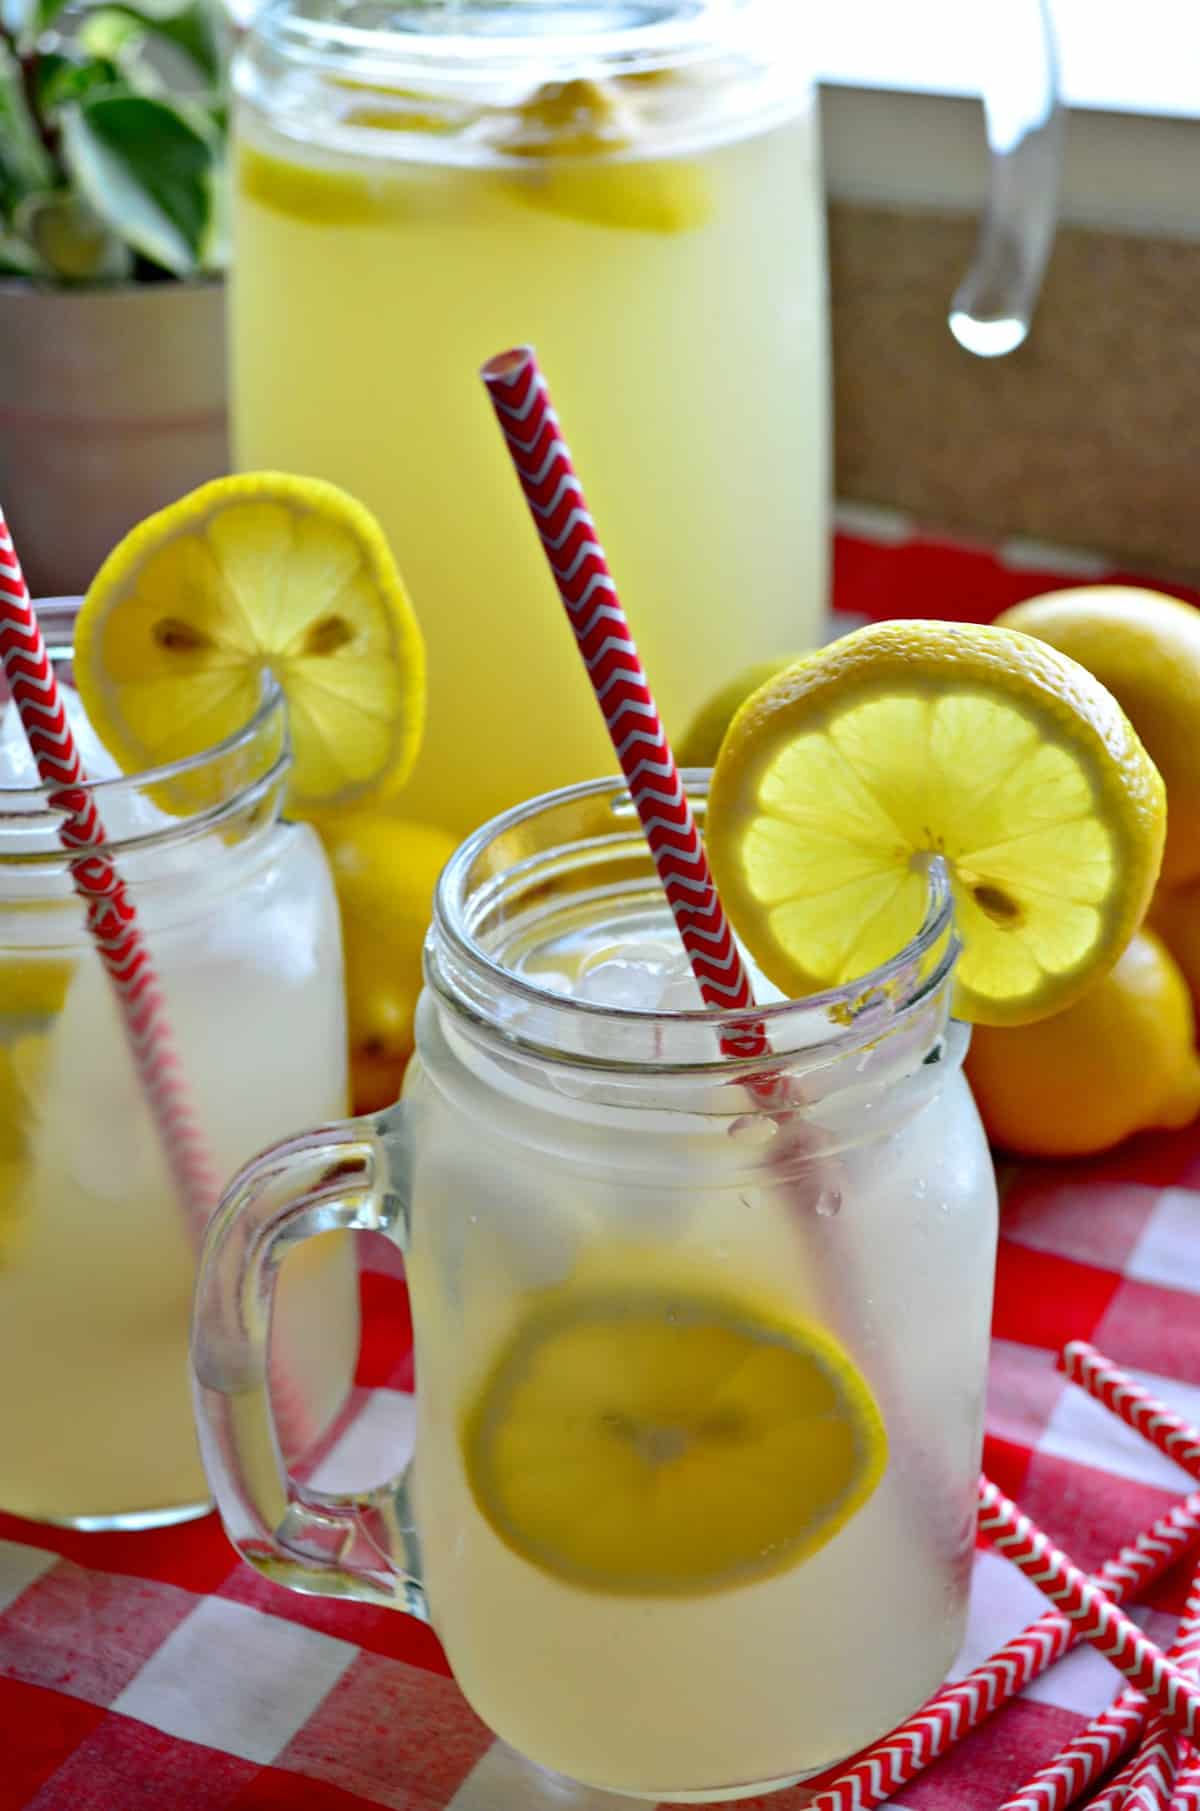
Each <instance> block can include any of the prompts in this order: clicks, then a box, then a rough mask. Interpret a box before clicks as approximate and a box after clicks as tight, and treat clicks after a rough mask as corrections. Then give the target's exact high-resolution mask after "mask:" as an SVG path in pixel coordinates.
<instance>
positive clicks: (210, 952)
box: [0, 601, 358, 1528]
mask: <svg viewBox="0 0 1200 1811" xmlns="http://www.w3.org/2000/svg"><path fill="white" fill-rule="evenodd" d="M38 618H39V622H40V625H41V628H42V633H43V635H44V637H45V640H46V643H47V645H48V649H49V652H50V655H51V658H52V660H53V661H54V665H55V669H56V672H57V675H58V679H59V682H60V684H61V687H62V692H63V696H64V699H65V700H66V702H67V708H68V711H69V715H70V719H71V723H72V730H73V734H74V735H75V737H76V740H77V741H78V742H79V743H80V745H81V748H82V750H83V752H84V754H85V756H86V761H87V769H88V772H89V774H91V775H93V776H96V775H102V774H105V773H111V772H112V768H113V764H112V762H111V760H110V759H109V758H108V757H107V756H106V754H105V751H104V749H103V748H102V747H101V746H100V744H99V742H98V740H97V739H96V738H95V736H94V734H93V733H92V732H91V730H90V728H89V726H88V724H87V722H86V721H85V719H84V717H83V713H82V707H81V706H80V703H79V699H78V695H77V694H76V693H75V692H74V691H73V690H72V688H71V687H70V683H69V680H70V671H71V667H70V662H71V645H72V634H73V630H74V625H75V605H74V603H72V602H70V601H67V602H60V603H43V604H41V605H39V607H38ZM290 764H291V762H290V754H289V748H288V739H287V726H286V710H285V705H284V701H283V697H282V695H281V693H280V692H279V691H278V689H277V688H276V687H275V686H274V685H273V684H271V683H268V684H267V687H266V690H265V692H264V696H263V699H262V703H261V705H260V707H259V709H258V710H257V711H256V712H254V713H253V715H252V716H251V717H250V719H249V720H248V721H247V722H246V723H245V724H244V725H242V727H241V728H240V729H238V730H237V731H236V732H235V733H234V734H232V735H231V736H229V737H228V738H227V739H226V740H225V741H222V742H220V743H218V744H216V745H215V746H213V747H212V748H209V749H206V750H204V751H203V752H202V753H200V754H198V755H196V756H194V757H192V758H191V759H189V760H186V761H182V762H177V763H175V764H174V765H173V766H170V767H162V768H158V769H156V770H154V771H152V772H144V773H136V774H130V775H126V776H121V775H114V777H111V778H95V777H94V778H93V779H92V780H90V781H86V782H84V783H83V784H82V785H81V787H80V788H79V789H78V790H79V792H80V793H81V794H82V795H83V796H85V797H86V798H87V800H88V801H89V804H91V805H93V806H95V808H96V809H97V811H98V815H99V817H100V820H101V822H102V823H103V826H104V830H105V833H106V836H107V838H108V840H107V842H106V843H105V845H104V846H103V849H102V853H103V854H104V856H105V857H106V858H107V859H108V860H110V861H111V862H112V864H113V865H114V867H115V869H116V870H117V872H118V874H119V875H120V877H121V879H122V880H123V882H124V883H125V886H126V888H127V890H128V895H129V897H130V898H131V899H132V901H133V902H134V906H135V909H136V912H137V918H138V923H139V926H140V931H141V935H142V937H143V939H144V941H145V944H146V946H147V947H148V949H149V952H150V957H151V960H152V962H153V965H154V969H155V972H156V975H157V980H158V984H159V988H160V990H161V995H162V999H163V1002H164V1007H165V1015H166V1019H167V1020H168V1021H169V1025H170V1032H171V1039H172V1049H171V1054H172V1057H173V1059H174V1060H175V1061H176V1062H177V1063H178V1065H179V1073H180V1074H181V1075H182V1077H183V1078H184V1082H185V1085H186V1090H187V1098H188V1103H189V1108H190V1111H191V1114H192V1116H193V1117H194V1119H195V1122H196V1130H197V1135H198V1139H199V1141H200V1142H201V1143H202V1145H203V1148H204V1152H205V1158H206V1166H207V1167H208V1168H209V1169H211V1171H212V1172H213V1174H214V1176H215V1177H216V1178H217V1179H218V1182H219V1181H220V1180H222V1179H224V1178H226V1177H228V1176H229V1175H231V1174H232V1172H233V1171H234V1170H235V1169H236V1168H237V1166H238V1165H239V1164H241V1163H244V1162H245V1160H246V1158H247V1157H248V1156H249V1155H250V1154H251V1153H252V1152H254V1151H255V1150H258V1149H259V1148H260V1147H261V1146H262V1145H263V1144H264V1143H265V1142H266V1141H267V1140H268V1139H272V1138H278V1137H280V1136H281V1134H282V1133H284V1132H286V1131H287V1130H288V1129H289V1128H290V1127H292V1126H295V1125H302V1124H304V1123H306V1122H308V1121H311V1120H312V1119H313V1118H324V1117H327V1116H328V1115H331V1114H335V1113H338V1112H341V1111H343V1110H344V1106H345V1101H346V1028H345V1008H344V1002H343V997H342V961H341V945H340V937H339V930H338V917H337V904H336V900H335V898H334V893H333V886H332V882H331V879H330V875H329V871H328V868H327V865H326V862H325V858H324V855H323V853H322V850H321V845H320V843H319V842H318V841H317V838H316V835H315V833H314V832H313V830H312V829H311V828H310V827H309V826H308V825H307V824H299V823H288V822H285V821H283V819H282V818H281V809H282V805H283V799H284V790H285V786H286V782H287V776H288V771H289V768H290ZM65 815H66V813H65V811H64V808H63V801H62V797H61V795H60V794H56V793H55V792H53V791H52V790H47V789H46V788H45V787H43V786H41V785H39V784H38V783H37V774H36V770H35V768H34V763H33V757H32V756H31V754H30V752H29V750H28V748H27V746H26V743H25V737H24V732H23V729H22V726H21V720H20V717H19V715H18V713H17V711H16V709H15V708H12V709H9V710H7V711H3V712H2V713H0V1509H4V1510H7V1511H9V1512H10V1513H12V1514H15V1515H22V1516H28V1517H31V1518H34V1519H37V1520H40V1521H50V1522H63V1523H69V1524H71V1525H73V1526H76V1527H82V1528H111V1527H117V1528H140V1527H147V1526H150V1525H153V1524H156V1523H165V1522H171V1521H178V1520H180V1519H181V1518H183V1517H185V1516H188V1515H197V1514H200V1513H202V1512H203V1511H204V1510H206V1509H207V1508H208V1507H209V1503H208V1489H207V1485H206V1483H205V1478H204V1471H203V1467H202V1465H201V1463H200V1454H199V1451H198V1449H197V1445H196V1433H195V1427H194V1423H193V1419H192V1413H191V1400H190V1392H189V1387H188V1365H187V1339H188V1327H189V1322H190V1313H191V1295H192V1284H193V1278H194V1270H195V1236H196V1235H197V1233H198V1231H199V1230H200V1229H199V1228H197V1227H196V1226H195V1225H194V1224H193V1218H194V1216H193V1213H191V1212H190V1211H189V1206H190V1204H185V1203H184V1202H182V1201H181V1200H180V1199H179V1196H178V1194H177V1192H176V1187H175V1183H174V1180H173V1175H172V1170H171V1167H170V1165H169V1163H168V1161H167V1156H166V1154H165V1152H164V1149H163V1144H162V1141H161V1139H160V1136H159V1133H158V1129H157V1126H156V1121H155V1117H154V1114H153V1113H152V1111H151V1106H150V1102H149V1100H148V1098H147V1094H146V1091H145V1089H144V1087H143V1083H142V1080H141V1079H140V1077H139V1072H138V1069H137V1065H136V1063H135V1059H134V1056H133V1053H132V1049H131V1044H130V1038H129V1036H128V1027H127V1024H126V1017H125V1013H124V1012H123V1010H122V1008H121V1007H120V1006H119V1005H118V1002H117V999H116V996H115V993H114V990H113V987H112V984H111V982H110V980H109V976H108V974H107V973H106V971H105V967H104V964H103V962H102V961H101V957H100V953H99V951H98V949H97V947H96V943H95V942H94V940H93V937H92V935H91V934H90V932H89V929H88V926H87V922H86V918H85V913H84V909H83V907H82V905H81V903H80V900H79V898H78V896H77V894H76V892H75V890H74V888H73V886H72V883H71V875H70V868H69V864H68V861H67V857H66V855H65V853H64V850H63V847H62V844H61V842H60V840H59V830H60V828H61V825H62V822H63V819H64V817H65ZM318 1303H319V1304H320V1307H321V1323H320V1329H319V1334H318V1335H317V1337H316V1338H314V1336H313V1334H312V1331H311V1328H310V1326H309V1324H308V1323H309V1321H310V1317H311V1315H312V1314H313V1312H314V1309H315V1307H316V1305H317V1304H318ZM280 1308H281V1313H280V1317H279V1321H278V1323H277V1329H276V1333H277V1340H276V1343H277V1346H278V1348H279V1350H280V1353H281V1355H282V1356H285V1357H286V1374H287V1381H288V1391H289V1393H288V1405H287V1413H286V1416H285V1418H284V1419H285V1425H286V1431H285V1444H286V1446H287V1448H288V1451H289V1454H290V1455H291V1456H292V1457H296V1456H298V1454H299V1453H300V1452H301V1451H303V1450H305V1449H306V1448H307V1447H308V1446H309V1445H310V1444H311V1442H312V1440H313V1439H314V1438H315V1437H316V1436H317V1435H319V1434H320V1433H322V1432H323V1431H324V1430H325V1429H326V1428H327V1426H328V1425H329V1424H330V1423H331V1420H332V1419H333V1417H334V1415H335V1412H336V1410H337V1408H338V1406H339V1404H340V1402H341V1399H342V1398H343V1397H344V1395H345V1394H346V1391H347V1389H348V1388H349V1383H350V1373H351V1368H352V1365H353V1359H354V1353H355V1349H356V1346H357V1340H358V1295H357V1278H356V1274H355V1267H354V1253H353V1250H352V1248H351V1245H350V1242H349V1241H348V1240H346V1239H344V1238H340V1239H339V1238H334V1239H331V1240H326V1241H324V1242H322V1243H321V1244H318V1245H314V1246H310V1247H309V1248H308V1251H307V1252H306V1253H305V1254H304V1256H303V1257H302V1259H301V1261H300V1262H299V1263H298V1264H296V1265H294V1266H291V1267H290V1268H289V1271H288V1274H287V1277H286V1280H285V1287H284V1289H283V1291H282V1294H281V1298H280ZM298 1322H299V1323H303V1324H304V1333H303V1337H302V1338H297V1337H296V1328H297V1324H298Z"/></svg>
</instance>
